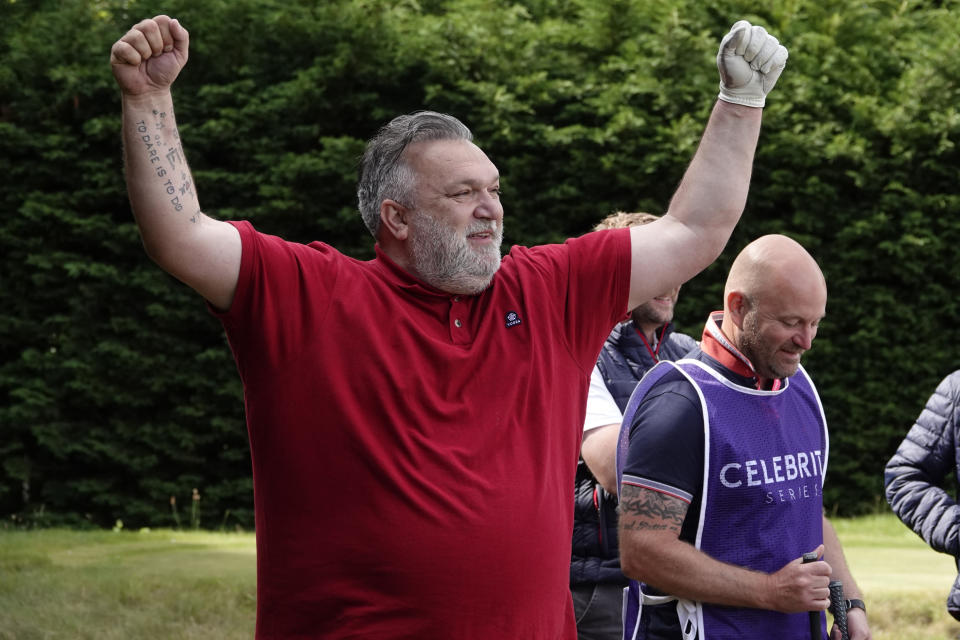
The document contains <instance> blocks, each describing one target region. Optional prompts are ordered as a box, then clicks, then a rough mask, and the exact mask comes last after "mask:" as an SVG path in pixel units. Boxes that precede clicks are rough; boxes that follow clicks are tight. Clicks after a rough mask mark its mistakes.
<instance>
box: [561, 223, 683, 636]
mask: <svg viewBox="0 0 960 640" xmlns="http://www.w3.org/2000/svg"><path fill="white" fill-rule="evenodd" d="M657 218H658V216H655V215H652V214H649V213H622V212H618V213H615V214H613V215H611V216H608V217H607V218H605V219H604V220H603V221H602V222H600V224H598V225H597V226H596V228H595V230H601V229H617V228H624V227H632V226H636V225H639V224H647V223H649V222H653V221H654V220H656V219H657ZM678 292H679V287H678V288H676V289H674V290H672V291H668V292H666V293H664V294H662V295H660V296H657V297H656V298H654V299H652V300H650V301H648V302H645V303H644V304H642V305H640V306H639V307H637V308H636V309H634V310H633V311H632V312H631V314H630V319H629V320H628V321H626V322H623V323H621V324H619V325H617V326H616V327H614V329H613V331H612V332H611V333H610V336H609V337H608V338H607V341H606V343H605V344H604V346H603V350H602V351H601V352H600V357H599V359H598V360H597V366H596V367H595V368H594V371H593V375H592V376H591V380H590V395H589V396H588V398H587V417H586V421H585V424H584V435H583V446H582V447H581V450H580V453H581V458H580V461H579V462H578V464H577V476H576V483H575V487H574V489H575V491H574V505H575V507H574V525H573V527H574V528H573V554H572V555H573V557H572V559H571V562H570V590H571V592H572V594H573V608H574V613H575V614H576V619H577V637H578V639H579V640H607V639H611V640H620V638H621V634H622V626H623V625H622V621H621V609H622V603H623V594H622V589H623V587H625V586H626V585H627V578H626V577H625V576H624V575H623V573H622V572H621V571H620V550H619V547H618V546H617V493H616V491H617V489H616V446H617V434H618V433H619V431H620V420H621V419H622V417H623V410H624V408H625V407H626V405H627V401H628V400H629V399H630V394H631V393H633V389H634V388H635V387H636V386H637V383H638V382H639V381H640V378H642V377H643V374H644V373H646V372H647V370H648V369H650V368H651V367H653V365H654V364H656V363H657V362H658V361H659V360H679V359H680V358H682V357H683V356H684V355H686V354H687V352H689V351H690V350H691V349H693V348H695V347H696V346H697V343H696V341H695V340H694V339H693V338H691V337H690V336H687V335H684V334H682V333H675V332H674V330H673V323H672V322H671V320H672V319H673V307H674V305H675V304H676V301H677V294H678Z"/></svg>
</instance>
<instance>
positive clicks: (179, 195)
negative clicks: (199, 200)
mask: <svg viewBox="0 0 960 640" xmlns="http://www.w3.org/2000/svg"><path fill="white" fill-rule="evenodd" d="M168 122H172V121H170V120H168V119H167V114H166V112H163V111H157V110H154V111H153V122H152V123H148V122H147V121H146V120H141V121H139V122H137V133H138V134H139V135H140V140H141V141H142V142H143V145H144V150H145V151H146V153H147V158H148V159H149V160H150V166H151V167H152V168H153V170H154V172H156V175H157V178H158V179H160V180H162V181H163V183H162V184H163V189H164V191H165V192H166V195H167V196H168V197H169V202H170V206H171V208H172V209H173V210H174V211H175V212H178V213H179V212H180V211H183V208H184V205H185V203H186V200H188V199H189V198H190V197H192V196H193V183H192V181H191V178H190V171H189V170H188V169H187V163H186V160H185V159H184V155H183V147H182V146H181V144H180V133H179V132H178V131H177V128H176V126H170V127H169V128H168V127H167V124H168ZM190 221H191V222H194V223H196V222H199V221H200V211H199V210H197V212H196V214H194V215H193V216H191V217H190Z"/></svg>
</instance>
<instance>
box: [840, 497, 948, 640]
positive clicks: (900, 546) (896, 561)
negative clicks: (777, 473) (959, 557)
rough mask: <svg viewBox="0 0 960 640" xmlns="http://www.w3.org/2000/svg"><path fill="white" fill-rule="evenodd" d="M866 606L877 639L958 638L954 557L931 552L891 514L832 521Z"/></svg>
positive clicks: (935, 639)
mask: <svg viewBox="0 0 960 640" xmlns="http://www.w3.org/2000/svg"><path fill="white" fill-rule="evenodd" d="M831 522H832V523H833V526H834V528H835V529H836V530H837V535H838V536H839V537H840V541H841V542H842V543H843V550H844V554H845V555H846V557H847V564H849V565H850V570H851V571H852V572H853V576H854V578H855V579H856V580H857V584H858V585H859V586H860V589H861V590H862V591H863V593H864V598H863V599H864V601H866V603H867V611H868V617H869V620H870V628H871V629H872V631H873V638H874V640H954V639H955V638H957V637H958V635H960V622H957V621H956V620H954V619H953V618H952V617H950V614H948V613H947V609H946V598H947V593H949V591H950V586H951V585H952V584H953V580H954V578H956V576H957V569H956V565H955V564H954V561H953V558H951V557H950V556H947V555H945V554H942V553H936V552H935V551H932V550H931V549H930V548H929V547H927V545H926V544H924V542H923V541H922V540H921V539H920V538H919V537H918V536H917V535H916V534H914V533H913V532H912V531H910V530H909V529H908V528H907V527H906V526H904V525H903V524H902V523H901V522H900V521H899V520H897V519H896V517H894V516H893V515H892V514H891V515H887V514H883V515H874V516H866V517H863V518H855V519H851V520H847V519H832V520H831Z"/></svg>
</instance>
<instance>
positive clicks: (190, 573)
mask: <svg viewBox="0 0 960 640" xmlns="http://www.w3.org/2000/svg"><path fill="white" fill-rule="evenodd" d="M255 573H256V552H255V548H254V538H253V535H252V534H215V533H206V532H184V531H169V530H166V531H152V532H144V533H128V532H120V533H113V532H109V531H108V532H73V531H63V530H50V531H31V532H5V533H0V638H2V639H3V640H39V639H41V638H42V639H60V638H62V639H64V640H66V639H68V638H69V639H81V638H90V639H93V638H101V639H104V640H113V639H117V640H119V639H121V638H124V639H150V640H153V639H156V640H167V639H170V640H181V639H188V638H189V639H197V640H199V639H201V638H207V639H211V640H215V639H218V638H252V637H253V627H254V614H255V606H256V603H255V600H256V591H255V588H256V584H255V583H256V577H255Z"/></svg>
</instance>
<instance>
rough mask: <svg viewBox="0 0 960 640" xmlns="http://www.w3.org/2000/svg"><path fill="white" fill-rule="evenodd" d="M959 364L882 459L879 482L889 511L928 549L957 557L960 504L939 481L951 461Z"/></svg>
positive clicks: (959, 410) (959, 396)
mask: <svg viewBox="0 0 960 640" xmlns="http://www.w3.org/2000/svg"><path fill="white" fill-rule="evenodd" d="M958 405H960V370H958V371H954V372H953V373H951V374H950V375H949V376H947V377H946V378H944V379H943V381H942V382H941V383H940V384H939V385H938V386H937V389H936V391H934V393H933V395H932V396H930V399H929V400H927V404H926V406H925V407H924V409H923V411H922V412H921V413H920V416H919V417H918V418H917V421H916V423H915V424H914V425H913V427H912V428H911V429H910V431H909V432H908V433H907V437H906V438H904V440H903V442H901V443H900V446H899V447H898V448H897V452H896V453H895V454H894V455H893V457H892V458H890V461H889V462H887V466H886V469H885V470H884V474H883V475H884V478H883V484H884V488H885V493H886V497H887V502H888V503H890V506H891V507H892V508H893V512H894V513H896V514H897V516H898V517H899V518H900V519H901V520H902V521H903V522H904V524H906V525H907V526H908V527H910V528H911V529H913V531H914V532H916V533H917V535H919V536H920V537H921V538H923V540H924V541H925V542H926V543H927V544H928V545H930V546H931V547H932V548H933V549H935V550H937V551H941V552H943V553H949V554H950V555H952V556H954V557H957V556H958V552H960V538H958V537H960V507H958V506H957V503H956V501H955V500H954V498H952V497H951V496H950V494H949V493H947V492H946V491H945V490H944V489H942V488H941V487H940V484H941V482H942V481H943V479H944V477H946V476H947V474H949V473H950V472H951V471H953V470H954V467H955V466H956V460H957V458H956V447H957V427H958V424H957V423H958V419H960V415H958V414H960V408H958Z"/></svg>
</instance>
